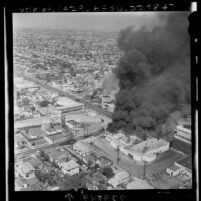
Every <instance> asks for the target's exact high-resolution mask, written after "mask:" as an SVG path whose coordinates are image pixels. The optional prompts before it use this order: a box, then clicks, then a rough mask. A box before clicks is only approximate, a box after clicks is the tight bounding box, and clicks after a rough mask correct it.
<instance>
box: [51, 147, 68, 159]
mask: <svg viewBox="0 0 201 201" xmlns="http://www.w3.org/2000/svg"><path fill="white" fill-rule="evenodd" d="M68 155H69V153H68V152H65V151H63V152H62V151H59V150H57V149H56V150H54V151H52V152H50V153H48V156H49V158H50V161H51V162H53V161H55V162H58V161H60V160H62V159H64V160H66V159H67V157H68Z"/></svg>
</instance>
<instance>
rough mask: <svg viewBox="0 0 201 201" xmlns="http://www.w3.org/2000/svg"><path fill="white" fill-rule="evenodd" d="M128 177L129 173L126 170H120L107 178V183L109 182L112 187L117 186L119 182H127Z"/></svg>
mask: <svg viewBox="0 0 201 201" xmlns="http://www.w3.org/2000/svg"><path fill="white" fill-rule="evenodd" d="M129 179H130V176H129V173H128V172H126V171H121V172H118V173H117V174H115V176H114V177H112V178H111V179H109V180H108V183H109V184H111V185H112V186H113V187H115V188H116V187H117V186H119V185H120V184H123V183H126V182H128V181H129Z"/></svg>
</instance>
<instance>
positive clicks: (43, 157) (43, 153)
mask: <svg viewBox="0 0 201 201" xmlns="http://www.w3.org/2000/svg"><path fill="white" fill-rule="evenodd" d="M40 157H41V159H42V160H44V161H49V160H50V158H49V156H48V155H47V154H46V153H45V152H44V151H41V152H40Z"/></svg>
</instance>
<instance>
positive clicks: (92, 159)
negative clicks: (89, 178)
mask: <svg viewBox="0 0 201 201" xmlns="http://www.w3.org/2000/svg"><path fill="white" fill-rule="evenodd" d="M96 160H97V156H96V155H95V154H94V153H89V154H87V155H84V156H83V161H84V162H85V163H86V164H88V165H90V166H94V165H95V164H96Z"/></svg>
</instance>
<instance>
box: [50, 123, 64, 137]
mask: <svg viewBox="0 0 201 201" xmlns="http://www.w3.org/2000/svg"><path fill="white" fill-rule="evenodd" d="M58 133H62V127H61V126H60V125H55V126H53V127H50V128H47V129H46V134H48V135H53V134H58Z"/></svg>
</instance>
